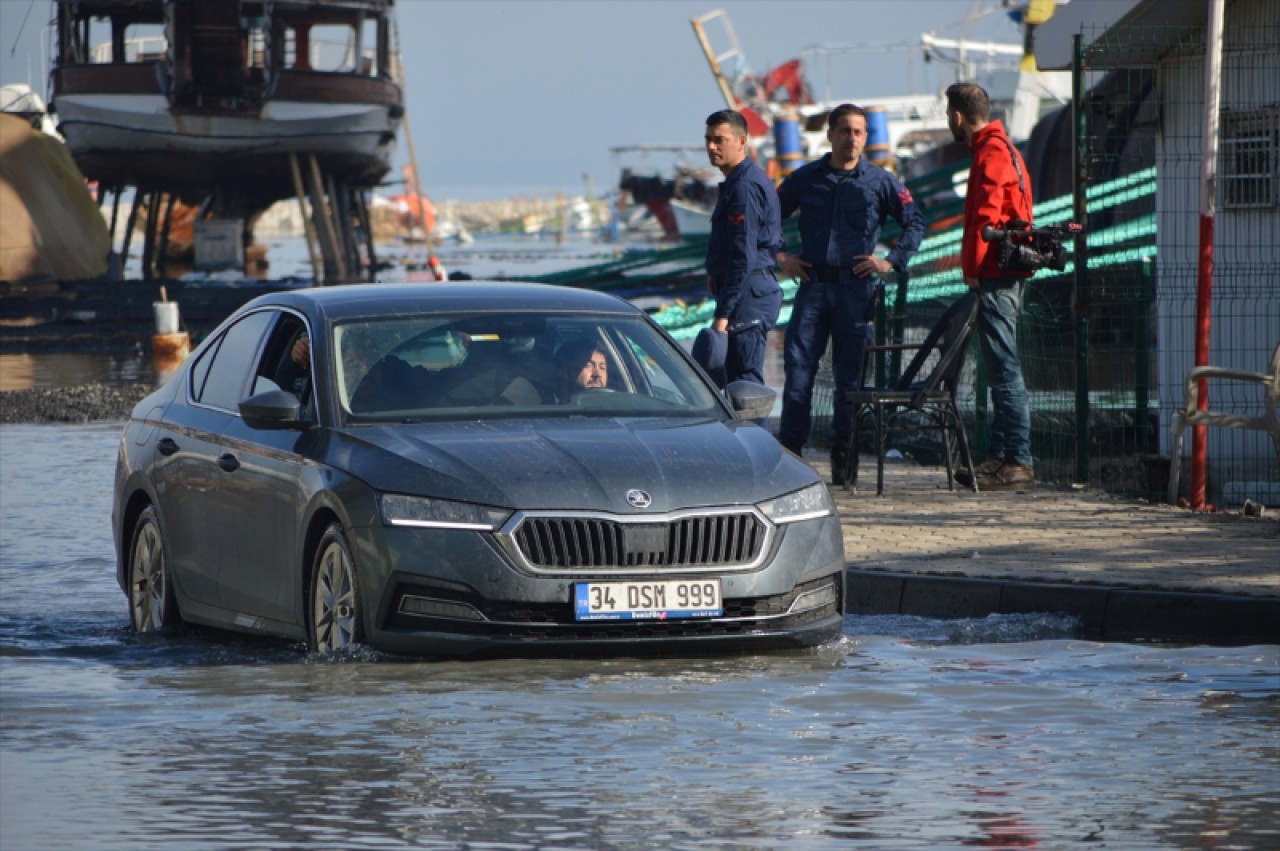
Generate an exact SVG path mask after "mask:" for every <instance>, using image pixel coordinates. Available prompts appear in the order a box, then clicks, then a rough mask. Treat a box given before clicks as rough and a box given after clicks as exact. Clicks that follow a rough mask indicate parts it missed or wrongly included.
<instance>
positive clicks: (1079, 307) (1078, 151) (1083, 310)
mask: <svg viewBox="0 0 1280 851" xmlns="http://www.w3.org/2000/svg"><path fill="white" fill-rule="evenodd" d="M1072 42H1073V47H1074V50H1073V51H1072V53H1073V55H1072V60H1071V109H1072V118H1074V119H1075V120H1074V121H1073V122H1072V123H1073V125H1074V128H1075V146H1074V148H1073V157H1072V160H1073V162H1072V166H1073V171H1074V172H1075V179H1074V180H1073V181H1072V186H1071V194H1072V215H1073V217H1074V219H1075V221H1076V222H1077V223H1079V224H1080V225H1082V226H1083V227H1081V229H1080V231H1079V232H1078V233H1077V234H1076V238H1075V291H1074V293H1073V297H1072V302H1073V304H1072V307H1073V312H1074V314H1075V343H1076V406H1075V407H1076V411H1075V414H1076V472H1075V477H1074V478H1075V481H1076V482H1077V483H1079V484H1083V485H1087V484H1088V483H1089V442H1090V434H1089V246H1088V240H1087V238H1086V237H1085V234H1086V233H1087V232H1088V230H1089V228H1088V219H1089V213H1088V208H1087V207H1086V204H1085V189H1086V187H1087V186H1088V183H1089V121H1088V111H1087V108H1086V102H1085V99H1086V97H1087V92H1086V91H1085V87H1084V70H1085V66H1084V36H1082V35H1081V34H1080V33H1076V34H1075V35H1074V36H1072Z"/></svg>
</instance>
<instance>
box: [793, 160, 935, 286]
mask: <svg viewBox="0 0 1280 851" xmlns="http://www.w3.org/2000/svg"><path fill="white" fill-rule="evenodd" d="M778 197H779V199H780V200H781V202H782V218H784V219H785V218H787V217H788V216H790V215H791V214H792V213H794V212H795V211H796V210H797V209H799V210H800V246H801V247H800V257H801V258H802V259H804V260H807V261H809V262H810V263H813V264H815V265H819V266H835V267H838V268H839V269H840V270H841V272H840V279H841V280H847V279H848V278H849V277H851V274H850V272H849V270H850V269H852V268H853V265H854V264H853V258H854V257H859V256H864V255H867V254H872V253H874V251H875V248H876V243H877V242H879V241H880V228H882V227H883V226H884V222H885V218H886V217H888V216H892V217H893V218H894V219H896V220H897V221H898V224H900V225H902V238H901V239H899V240H898V244H897V245H895V246H894V248H893V250H892V251H890V252H889V262H890V263H892V264H893V267H894V268H895V269H897V270H898V271H899V272H901V271H903V270H904V269H905V268H906V266H907V261H909V260H910V259H911V255H913V254H915V253H916V249H918V248H919V247H920V241H921V240H922V239H924V217H923V216H922V215H920V208H919V207H917V206H916V204H915V202H914V201H913V200H912V199H911V193H910V192H909V191H907V188H906V187H905V186H903V185H902V184H901V183H899V182H898V179H897V178H896V177H894V176H893V175H892V174H890V173H889V172H887V171H885V170H884V169H882V168H880V167H879V166H877V165H874V164H872V163H869V162H867V161H866V159H865V158H861V157H860V158H859V159H858V164H857V165H856V166H854V168H853V169H852V170H851V171H841V170H839V169H832V168H831V155H830V154H826V155H824V156H823V157H822V158H821V159H818V160H814V161H813V162H811V163H807V164H805V165H803V166H801V167H800V168H798V169H796V171H795V172H794V173H792V174H791V175H790V176H789V177H787V179H786V180H784V181H782V185H781V186H779V187H778Z"/></svg>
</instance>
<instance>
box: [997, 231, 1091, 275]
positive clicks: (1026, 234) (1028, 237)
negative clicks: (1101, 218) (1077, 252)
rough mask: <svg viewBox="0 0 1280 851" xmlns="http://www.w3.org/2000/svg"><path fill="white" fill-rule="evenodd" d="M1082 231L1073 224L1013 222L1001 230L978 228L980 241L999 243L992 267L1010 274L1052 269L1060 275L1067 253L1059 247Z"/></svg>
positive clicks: (1065, 262) (1065, 264) (1064, 265)
mask: <svg viewBox="0 0 1280 851" xmlns="http://www.w3.org/2000/svg"><path fill="white" fill-rule="evenodd" d="M1083 230H1084V227H1083V226H1082V225H1078V224H1076V223H1075V222H1067V223H1066V224H1065V225H1049V226H1048V227H1042V228H1036V227H1032V226H1031V225H1030V224H1029V223H1028V222H1024V221H1020V220H1018V219H1014V220H1013V221H1012V222H1010V223H1009V224H1008V226H1007V227H1005V228H993V227H992V226H991V225H987V226H986V227H984V228H983V229H982V238H983V239H985V240H986V241H987V242H994V243H999V245H1000V254H999V256H998V257H997V258H996V265H998V266H999V267H1000V268H1001V269H1008V270H1009V271H1011V272H1034V271H1036V270H1037V269H1056V270H1057V271H1059V272H1061V271H1062V270H1063V269H1065V268H1066V267H1067V253H1066V251H1065V250H1064V249H1063V247H1062V244H1063V243H1064V242H1066V241H1067V240H1068V239H1071V238H1073V237H1074V236H1075V235H1076V234H1078V233H1080V232H1081V231H1083Z"/></svg>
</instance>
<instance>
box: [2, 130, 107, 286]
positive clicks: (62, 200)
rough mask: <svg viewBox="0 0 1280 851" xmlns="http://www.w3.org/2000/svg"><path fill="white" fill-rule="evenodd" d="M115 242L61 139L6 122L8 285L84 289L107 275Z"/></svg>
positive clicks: (4, 219) (5, 263)
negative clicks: (52, 282)
mask: <svg viewBox="0 0 1280 851" xmlns="http://www.w3.org/2000/svg"><path fill="white" fill-rule="evenodd" d="M110 251H111V237H110V235H109V234H108V233H107V225H106V222H105V221H103V218H102V213H101V212H100V211H99V210H98V206H97V204H95V203H94V201H93V196H91V195H90V194H89V190H88V188H87V187H86V186H85V182H84V176H83V175H81V174H80V169H78V168H76V164H75V161H74V160H72V159H71V154H70V153H69V152H68V151H67V149H66V147H65V146H64V145H63V144H62V142H60V141H59V140H58V139H55V138H54V137H52V136H47V135H45V134H44V133H38V132H36V131H34V130H32V129H31V127H30V125H28V124H27V123H26V122H25V121H23V120H22V119H20V118H15V117H13V116H11V115H3V114H0V281H28V280H33V279H40V278H54V279H56V280H59V281H82V280H87V279H89V278H97V277H99V276H101V275H105V274H106V272H107V257H108V254H109V253H110Z"/></svg>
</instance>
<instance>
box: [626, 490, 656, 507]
mask: <svg viewBox="0 0 1280 851" xmlns="http://www.w3.org/2000/svg"><path fill="white" fill-rule="evenodd" d="M652 503H653V498H652V497H650V496H649V494H647V493H645V492H644V491H642V490H639V489H637V488H632V489H631V490H629V491H627V504H628V505H630V506H631V507H632V508H648V507H649V506H650V505H651V504H652Z"/></svg>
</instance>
